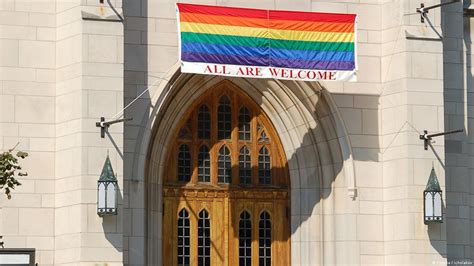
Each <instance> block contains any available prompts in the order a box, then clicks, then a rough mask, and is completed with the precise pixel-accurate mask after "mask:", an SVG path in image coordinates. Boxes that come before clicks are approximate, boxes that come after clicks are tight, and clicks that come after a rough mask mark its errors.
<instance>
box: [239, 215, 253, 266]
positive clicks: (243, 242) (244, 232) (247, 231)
mask: <svg viewBox="0 0 474 266" xmlns="http://www.w3.org/2000/svg"><path fill="white" fill-rule="evenodd" d="M250 265H252V220H251V219H250V214H249V213H248V212H246V211H243V212H242V213H241V214H240V221H239V266H250Z"/></svg>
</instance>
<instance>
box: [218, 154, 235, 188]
mask: <svg viewBox="0 0 474 266" xmlns="http://www.w3.org/2000/svg"><path fill="white" fill-rule="evenodd" d="M231 167H232V165H231V158H230V151H229V149H228V148H227V146H225V145H224V146H222V147H221V148H220V150H219V157H218V158H217V179H218V181H219V183H230V182H231V175H232V168H231Z"/></svg>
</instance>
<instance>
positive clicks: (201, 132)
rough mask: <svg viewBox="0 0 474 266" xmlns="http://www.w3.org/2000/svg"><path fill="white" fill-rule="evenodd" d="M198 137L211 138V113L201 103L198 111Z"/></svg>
mask: <svg viewBox="0 0 474 266" xmlns="http://www.w3.org/2000/svg"><path fill="white" fill-rule="evenodd" d="M198 138H200V139H210V138H211V114H210V113H209V108H208V107H207V106H206V105H204V104H203V105H201V106H200V107H199V111H198Z"/></svg>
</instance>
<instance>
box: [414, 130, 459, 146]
mask: <svg viewBox="0 0 474 266" xmlns="http://www.w3.org/2000/svg"><path fill="white" fill-rule="evenodd" d="M461 132H464V129H457V130H452V131H446V132H441V133H434V134H428V130H423V133H424V134H423V135H420V139H421V140H423V141H424V144H425V145H424V147H425V151H427V150H428V146H429V145H430V143H431V140H432V139H433V138H434V137H439V136H444V135H449V134H454V133H461Z"/></svg>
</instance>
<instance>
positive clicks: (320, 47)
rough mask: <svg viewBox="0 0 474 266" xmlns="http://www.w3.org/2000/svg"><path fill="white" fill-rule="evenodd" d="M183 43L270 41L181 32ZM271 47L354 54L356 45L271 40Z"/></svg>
mask: <svg viewBox="0 0 474 266" xmlns="http://www.w3.org/2000/svg"><path fill="white" fill-rule="evenodd" d="M181 41H182V42H200V43H211V44H228V45H239V46H251V47H267V46H269V43H268V41H269V39H267V38H256V37H242V36H229V35H219V34H204V33H192V32H181ZM271 46H272V47H273V48H278V49H288V50H314V51H334V52H352V51H354V43H350V42H308V41H289V40H271Z"/></svg>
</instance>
